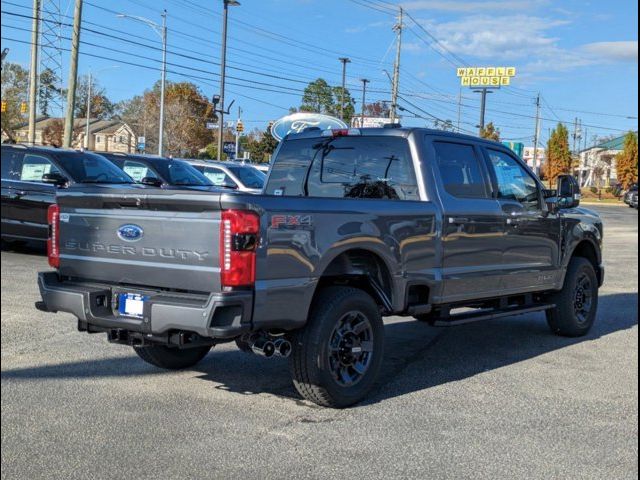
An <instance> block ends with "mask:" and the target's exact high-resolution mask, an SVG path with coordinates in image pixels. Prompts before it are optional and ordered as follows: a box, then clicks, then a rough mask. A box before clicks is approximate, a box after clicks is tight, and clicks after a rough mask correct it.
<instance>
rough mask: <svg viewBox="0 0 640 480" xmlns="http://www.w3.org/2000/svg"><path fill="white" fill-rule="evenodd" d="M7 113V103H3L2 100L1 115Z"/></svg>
mask: <svg viewBox="0 0 640 480" xmlns="http://www.w3.org/2000/svg"><path fill="white" fill-rule="evenodd" d="M6 111H7V102H5V101H4V100H2V113H4V112H6Z"/></svg>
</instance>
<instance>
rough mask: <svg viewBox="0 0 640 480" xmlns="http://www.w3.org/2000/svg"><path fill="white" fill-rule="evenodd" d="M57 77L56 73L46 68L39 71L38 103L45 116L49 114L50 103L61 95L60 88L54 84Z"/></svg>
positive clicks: (56, 82)
mask: <svg viewBox="0 0 640 480" xmlns="http://www.w3.org/2000/svg"><path fill="white" fill-rule="evenodd" d="M58 81H59V78H58V76H57V75H56V73H55V72H54V71H53V70H51V69H50V68H47V69H45V70H43V71H42V73H40V82H39V84H40V86H39V89H38V105H39V106H40V113H41V114H42V115H44V116H45V117H48V116H49V115H50V113H51V112H50V108H49V107H50V106H51V105H50V104H51V102H52V101H53V100H54V99H55V98H56V97H59V96H61V95H62V93H63V92H62V90H61V89H60V88H58V87H57V86H56V85H57V84H58Z"/></svg>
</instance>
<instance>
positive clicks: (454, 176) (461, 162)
mask: <svg viewBox="0 0 640 480" xmlns="http://www.w3.org/2000/svg"><path fill="white" fill-rule="evenodd" d="M433 148H434V150H435V154H436V165H437V167H438V170H439V171H440V178H441V179H442V183H443V185H444V189H445V190H446V191H447V193H448V194H449V195H452V196H454V197H457V198H489V192H488V189H487V182H486V179H485V177H484V175H483V172H482V167H481V163H480V159H479V158H478V155H477V154H476V150H475V148H474V147H473V145H468V144H462V143H453V142H441V141H436V142H433Z"/></svg>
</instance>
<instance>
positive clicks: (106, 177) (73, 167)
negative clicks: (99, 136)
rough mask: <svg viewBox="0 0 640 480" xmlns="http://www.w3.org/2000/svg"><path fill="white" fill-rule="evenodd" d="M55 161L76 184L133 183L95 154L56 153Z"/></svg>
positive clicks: (125, 175)
mask: <svg viewBox="0 0 640 480" xmlns="http://www.w3.org/2000/svg"><path fill="white" fill-rule="evenodd" d="M54 156H55V157H56V160H57V161H58V163H59V164H60V166H61V167H62V168H63V170H64V171H66V172H67V173H68V174H69V175H70V176H71V179H72V180H73V181H74V182H77V183H134V181H133V179H132V178H131V177H130V176H129V175H127V174H126V173H124V172H123V171H122V170H120V169H119V168H118V167H116V166H115V165H114V164H113V163H111V162H110V161H109V160H107V159H106V158H104V157H103V156H101V155H96V154H95V153H80V152H77V153H71V152H65V153H56V154H54Z"/></svg>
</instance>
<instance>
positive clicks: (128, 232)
mask: <svg viewBox="0 0 640 480" xmlns="http://www.w3.org/2000/svg"><path fill="white" fill-rule="evenodd" d="M143 234H144V231H143V230H142V228H140V227H139V226H138V225H132V224H127V225H122V226H121V227H120V228H118V238H119V239H120V240H124V241H125V242H137V241H138V240H140V239H141V238H142V235H143Z"/></svg>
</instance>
